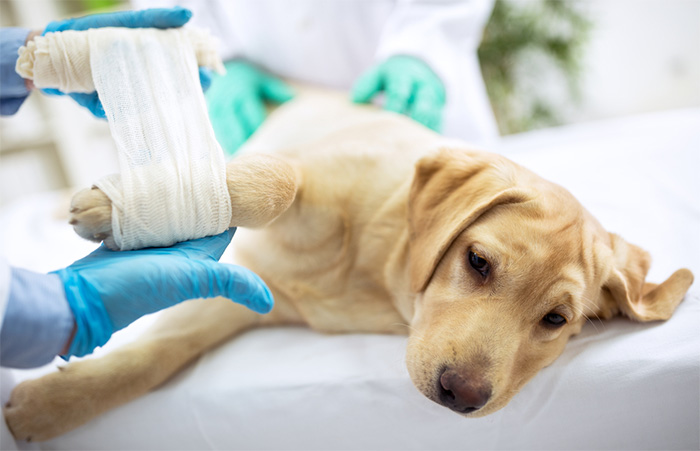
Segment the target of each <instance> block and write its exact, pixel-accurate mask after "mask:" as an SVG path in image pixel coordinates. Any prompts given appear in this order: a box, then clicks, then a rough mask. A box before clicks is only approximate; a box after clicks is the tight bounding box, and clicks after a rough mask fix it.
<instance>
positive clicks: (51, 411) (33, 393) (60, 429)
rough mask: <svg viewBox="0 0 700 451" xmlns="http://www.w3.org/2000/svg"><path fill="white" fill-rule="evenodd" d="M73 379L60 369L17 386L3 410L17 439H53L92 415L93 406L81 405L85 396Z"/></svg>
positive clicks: (36, 440) (33, 440)
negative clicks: (91, 407) (71, 382)
mask: <svg viewBox="0 0 700 451" xmlns="http://www.w3.org/2000/svg"><path fill="white" fill-rule="evenodd" d="M70 379H71V378H70V377H65V375H64V374H63V371H59V372H58V373H52V374H49V375H48V376H44V377H42V378H40V379H36V380H30V381H25V382H22V383H21V384H19V385H18V386H16V387H15V388H14V390H13V391H12V394H11V395H10V400H9V402H8V403H7V404H6V405H5V406H4V407H3V409H2V411H3V415H4V417H5V421H6V422H7V426H8V427H9V428H10V431H11V432H12V435H13V436H14V437H15V438H16V439H17V440H24V441H28V442H40V441H44V440H49V439H51V438H53V437H56V436H59V435H61V434H63V433H65V432H67V431H69V430H71V429H73V428H75V427H77V426H79V425H81V424H83V423H85V422H87V421H88V420H89V419H90V418H91V416H92V415H91V414H90V412H89V411H90V410H91V409H89V406H81V404H82V403H83V402H84V399H82V398H83V395H82V394H81V393H80V390H76V388H77V387H76V386H74V385H72V384H70ZM83 407H86V408H87V410H86V409H84V408H83Z"/></svg>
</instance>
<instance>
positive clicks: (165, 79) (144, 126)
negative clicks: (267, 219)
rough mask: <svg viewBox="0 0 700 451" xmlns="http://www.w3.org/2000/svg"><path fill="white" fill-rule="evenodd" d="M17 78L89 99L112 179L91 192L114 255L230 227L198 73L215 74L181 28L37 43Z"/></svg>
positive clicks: (205, 48)
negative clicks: (115, 170) (104, 123)
mask: <svg viewBox="0 0 700 451" xmlns="http://www.w3.org/2000/svg"><path fill="white" fill-rule="evenodd" d="M33 44H34V45H32V43H31V42H30V43H29V45H27V46H26V47H23V48H21V49H20V52H19V53H20V57H19V59H18V61H17V72H18V73H19V74H20V75H22V76H23V77H26V78H31V79H33V80H34V84H35V85H36V86H37V87H40V88H58V89H60V90H61V91H64V92H81V91H82V92H92V91H94V90H96V91H97V93H98V95H99V97H100V100H101V102H102V105H103V107H104V110H105V114H106V116H107V120H108V122H109V125H110V130H111V133H112V137H113V138H114V141H115V143H116V146H117V151H118V158H119V166H120V172H121V173H120V174H119V175H112V176H108V177H105V178H104V179H102V180H99V181H98V182H96V183H95V186H97V187H98V188H100V189H101V190H102V191H104V193H105V194H106V195H107V196H108V197H109V198H110V200H111V201H112V232H113V235H114V239H115V242H116V244H117V246H118V247H119V248H120V249H121V250H130V249H139V248H143V247H155V246H169V245H172V244H174V243H176V242H179V241H186V240H189V239H193V238H200V237H203V236H208V235H214V234H217V233H221V232H223V231H224V230H226V228H227V227H228V225H229V222H230V220H231V201H230V197H229V194H228V188H227V185H226V167H225V160H224V156H223V152H222V150H221V147H220V146H219V144H218V143H217V141H216V138H215V136H214V131H213V129H212V127H211V124H210V122H209V118H208V115H207V110H206V104H205V101H204V95H203V93H202V89H201V86H200V82H199V73H198V68H197V66H198V65H205V66H208V67H211V68H213V69H218V70H223V65H222V62H221V59H220V58H219V57H218V55H217V53H216V48H215V46H214V41H213V40H212V38H211V37H209V35H208V34H206V33H203V32H200V31H193V30H188V29H169V30H157V29H150V28H141V29H128V28H96V29H90V30H86V31H64V32H58V33H49V34H47V35H45V36H42V37H36V38H35V42H34V43H33Z"/></svg>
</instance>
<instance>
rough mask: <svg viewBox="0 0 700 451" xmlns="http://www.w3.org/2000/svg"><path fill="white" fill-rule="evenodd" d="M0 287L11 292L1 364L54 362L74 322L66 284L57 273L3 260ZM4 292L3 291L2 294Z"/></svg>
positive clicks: (1, 330) (0, 334)
mask: <svg viewBox="0 0 700 451" xmlns="http://www.w3.org/2000/svg"><path fill="white" fill-rule="evenodd" d="M0 273H2V274H1V275H0V277H2V278H3V279H2V280H1V281H3V282H7V283H3V284H1V285H0V287H4V288H0V289H5V290H7V292H6V293H5V296H4V301H5V303H6V305H5V307H4V312H3V313H4V315H3V317H2V325H1V326H0V366H4V367H12V368H32V367H37V366H41V365H44V364H46V363H49V362H51V361H52V360H53V359H54V357H56V356H57V355H58V354H59V353H60V352H61V350H62V349H63V347H64V345H65V344H66V341H67V340H68V339H69V337H70V335H71V333H72V331H73V325H74V319H73V312H72V311H71V310H70V307H69V305H68V301H67V300H66V293H65V290H64V288H63V283H62V282H61V280H60V279H59V277H58V276H57V275H55V274H39V273H35V272H32V271H27V270H24V269H19V268H13V267H9V266H8V265H7V263H6V262H2V263H0ZM0 294H2V293H0Z"/></svg>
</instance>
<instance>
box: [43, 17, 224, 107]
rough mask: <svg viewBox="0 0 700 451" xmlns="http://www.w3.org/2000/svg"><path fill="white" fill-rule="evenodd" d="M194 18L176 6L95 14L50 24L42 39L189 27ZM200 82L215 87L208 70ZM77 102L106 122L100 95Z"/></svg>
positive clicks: (79, 97) (76, 96)
mask: <svg viewBox="0 0 700 451" xmlns="http://www.w3.org/2000/svg"><path fill="white" fill-rule="evenodd" d="M191 17H192V11H190V10H189V9H186V8H181V7H179V6H176V7H174V8H154V9H144V10H142V11H122V12H117V13H104V14H94V15H91V16H85V17H78V18H74V19H67V20H58V21H54V22H51V23H49V24H48V25H47V26H46V28H45V29H44V32H43V33H42V36H43V35H45V34H46V33H52V32H55V31H65V30H77V31H81V30H88V29H90V28H103V27H126V28H178V27H181V26H183V25H184V24H186V23H187V22H188V21H189V20H190V18H191ZM199 81H200V83H201V84H202V89H203V90H205V91H206V90H207V88H208V87H209V85H210V84H211V74H210V72H209V70H208V69H206V68H203V67H200V68H199ZM42 91H43V92H45V93H47V94H52V95H63V94H65V93H63V92H61V91H59V90H58V89H42ZM68 95H69V96H70V97H71V98H72V99H73V100H75V101H76V102H78V104H80V105H81V106H84V107H85V108H87V109H88V110H90V112H91V113H92V114H93V115H94V116H96V117H98V118H101V119H105V118H106V117H105V111H104V108H102V103H101V102H100V99H99V98H98V97H97V92H93V93H90V94H84V93H72V94H68Z"/></svg>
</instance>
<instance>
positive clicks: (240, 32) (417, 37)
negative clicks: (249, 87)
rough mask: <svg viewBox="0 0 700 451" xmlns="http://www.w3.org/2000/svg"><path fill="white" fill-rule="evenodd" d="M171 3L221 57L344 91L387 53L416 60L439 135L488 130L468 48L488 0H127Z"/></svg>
mask: <svg viewBox="0 0 700 451" xmlns="http://www.w3.org/2000/svg"><path fill="white" fill-rule="evenodd" d="M132 5H133V6H134V8H147V7H169V6H174V5H180V6H184V7H187V8H189V9H191V10H192V11H193V13H194V16H193V18H192V20H191V22H190V23H191V24H192V25H194V26H199V27H203V28H208V29H209V30H210V31H211V32H212V34H214V35H215V36H217V37H218V38H219V39H220V40H221V53H222V56H223V57H224V59H231V58H236V57H240V58H245V59H248V60H250V61H252V62H254V63H256V64H258V65H260V66H262V67H264V68H265V69H267V70H269V71H270V72H272V73H274V74H276V75H278V76H280V77H283V78H289V79H293V80H298V81H301V82H306V83H312V84H318V85H323V86H329V87H334V88H339V89H348V90H349V89H350V88H351V87H352V85H353V83H354V82H355V81H356V80H357V78H358V77H359V76H360V75H361V74H362V73H363V72H364V71H366V70H367V69H369V68H370V67H372V66H373V65H374V64H376V63H378V62H381V61H384V60H385V59H386V58H388V57H390V56H393V55H411V56H415V57H418V58H420V59H421V60H423V61H425V62H426V63H427V64H428V65H429V66H430V67H431V68H432V69H433V70H434V71H435V72H436V73H437V75H438V76H439V77H440V78H441V79H442V81H443V83H444V84H445V90H446V94H447V102H446V105H445V110H444V116H443V134H445V135H446V136H450V137H454V138H460V139H464V140H467V141H471V142H474V143H477V144H482V145H484V144H488V143H489V142H491V141H493V140H494V139H496V138H497V136H498V131H497V128H496V122H495V120H494V116H493V112H492V110H491V105H490V103H489V100H488V97H487V95H486V90H485V87H484V82H483V79H482V77H481V70H480V67H479V63H478V60H477V55H476V49H477V47H478V45H479V42H480V40H481V36H482V32H483V27H484V26H485V24H486V22H487V20H488V18H489V15H490V12H491V9H492V6H493V0H441V1H431V0H422V1H421V0H371V1H370V0H334V1H331V0H293V1H292V0H132Z"/></svg>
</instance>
